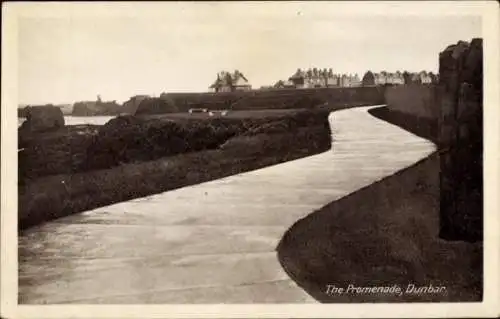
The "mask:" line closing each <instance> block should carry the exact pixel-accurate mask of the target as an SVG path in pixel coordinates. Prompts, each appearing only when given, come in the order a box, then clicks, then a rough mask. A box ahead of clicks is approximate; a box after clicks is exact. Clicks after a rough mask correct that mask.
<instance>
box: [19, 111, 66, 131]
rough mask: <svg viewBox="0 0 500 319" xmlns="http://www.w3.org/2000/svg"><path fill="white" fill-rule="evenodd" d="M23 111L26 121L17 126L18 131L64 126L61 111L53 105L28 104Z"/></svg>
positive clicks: (43, 129)
mask: <svg viewBox="0 0 500 319" xmlns="http://www.w3.org/2000/svg"><path fill="white" fill-rule="evenodd" d="M24 112H25V113H24V115H25V116H26V121H24V122H23V124H22V125H21V127H20V128H19V131H20V133H28V132H47V131H54V130H58V129H60V128H62V127H64V116H63V113H62V111H61V109H60V108H58V107H55V106H53V105H44V106H28V107H26V108H25V109H24Z"/></svg>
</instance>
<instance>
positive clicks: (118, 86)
mask: <svg viewBox="0 0 500 319" xmlns="http://www.w3.org/2000/svg"><path fill="white" fill-rule="evenodd" d="M112 9H113V7H110V8H109V9H108V10H110V11H108V13H109V12H111V10H112ZM75 12H76V11H75ZM18 37H19V38H18V57H19V59H18V80H19V102H20V103H22V104H34V103H72V102H74V101H77V100H95V98H96V96H97V94H100V95H101V96H102V99H103V100H118V101H119V102H122V101H124V100H127V99H128V98H129V97H130V96H132V95H135V94H152V95H159V94H160V93H161V92H176V91H194V92H196V91H207V90H208V86H209V85H210V84H211V83H212V82H213V81H214V79H215V76H216V73H217V72H218V71H221V70H234V69H238V70H240V71H241V72H243V73H244V74H245V75H246V77H247V78H248V79H249V81H250V82H251V84H252V85H253V87H255V88H258V87H260V86H261V85H272V84H274V83H275V82H276V81H277V80H280V79H286V78H288V77H289V76H290V75H291V74H292V73H293V72H294V71H295V70H296V69H297V68H299V67H300V68H308V67H318V68H333V70H334V72H337V73H359V74H360V76H362V74H363V73H364V72H366V71H367V70H372V71H377V72H378V71H382V70H387V71H390V72H393V71H396V70H409V71H420V70H428V71H433V72H436V71H437V70H438V54H439V52H440V51H442V50H443V49H444V48H445V47H446V46H447V45H449V44H452V43H456V42H457V41H458V40H466V41H469V40H470V39H471V38H473V37H481V19H480V17H474V16H448V17H444V16H441V17H439V16H436V15H432V16H431V15H429V16H422V15H419V16H376V15H371V16H367V15H364V16H359V15H358V16H356V15H354V16H349V17H346V16H345V15H344V16H341V15H340V14H339V12H338V11H336V10H335V6H334V3H333V4H331V3H327V2H320V3H311V4H307V3H300V4H293V5H290V4H286V3H285V4H277V3H269V4H263V3H242V4H237V3H227V2H226V3H217V4H207V3H194V4H186V3H183V4H178V3H174V2H171V3H162V4H161V6H160V5H158V6H157V9H155V10H154V14H152V13H151V11H147V12H146V11H144V12H142V11H141V10H135V11H134V14H125V15H120V16H118V15H111V14H100V15H98V14H96V15H94V16H92V14H91V15H89V14H87V15H78V14H76V13H75V14H73V15H71V14H69V13H67V14H65V15H58V16H53V17H50V16H43V15H41V16H40V17H37V16H36V15H35V16H34V15H31V16H28V17H24V18H20V19H19V20H18Z"/></svg>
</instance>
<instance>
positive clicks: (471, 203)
mask: <svg viewBox="0 0 500 319" xmlns="http://www.w3.org/2000/svg"><path fill="white" fill-rule="evenodd" d="M439 74H440V85H439V91H440V92H439V94H440V95H441V100H440V101H441V103H440V108H439V109H440V114H439V144H440V149H441V159H440V160H441V175H440V176H441V210H440V214H441V223H440V226H441V227H440V236H441V237H442V238H445V239H450V240H469V241H475V240H481V239H482V232H483V177H482V175H483V163H482V162H483V158H482V153H483V118H482V116H483V110H482V108H483V54H482V39H473V40H472V41H471V42H470V43H468V42H464V41H460V42H458V43H457V44H455V45H450V46H448V47H447V48H446V49H445V50H444V51H443V52H441V53H440V55H439Z"/></svg>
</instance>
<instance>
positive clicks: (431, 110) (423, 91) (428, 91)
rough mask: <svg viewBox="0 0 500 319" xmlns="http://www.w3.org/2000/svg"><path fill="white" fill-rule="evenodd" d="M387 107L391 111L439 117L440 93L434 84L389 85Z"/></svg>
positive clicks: (386, 97) (386, 93) (432, 117)
mask: <svg viewBox="0 0 500 319" xmlns="http://www.w3.org/2000/svg"><path fill="white" fill-rule="evenodd" d="M385 100H386V103H387V107H388V108H389V109H390V110H391V111H396V112H401V113H405V114H410V115H414V116H417V117H423V118H427V119H437V118H438V117H439V107H438V105H439V95H438V89H437V87H436V86H434V85H426V84H409V85H397V86H391V87H388V88H387V89H386V91H385Z"/></svg>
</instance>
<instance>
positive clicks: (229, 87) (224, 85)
mask: <svg viewBox="0 0 500 319" xmlns="http://www.w3.org/2000/svg"><path fill="white" fill-rule="evenodd" d="M210 89H211V90H212V91H213V92H216V93H217V92H234V91H250V90H251V89H252V86H251V85H250V83H249V82H248V79H247V78H246V77H245V76H244V75H243V73H241V72H240V71H238V70H236V71H234V72H233V73H230V72H226V71H222V72H220V73H218V74H217V79H216V80H215V82H214V83H213V84H212V85H211V86H210Z"/></svg>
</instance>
